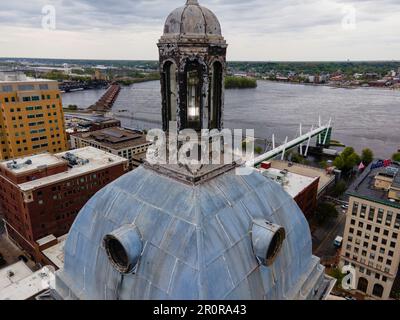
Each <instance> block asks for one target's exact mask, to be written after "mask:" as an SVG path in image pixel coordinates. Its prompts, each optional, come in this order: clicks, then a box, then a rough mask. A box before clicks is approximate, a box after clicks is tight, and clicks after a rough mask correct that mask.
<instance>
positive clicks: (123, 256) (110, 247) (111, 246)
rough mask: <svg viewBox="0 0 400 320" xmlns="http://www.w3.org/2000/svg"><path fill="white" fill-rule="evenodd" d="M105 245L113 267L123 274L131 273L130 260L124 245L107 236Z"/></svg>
mask: <svg viewBox="0 0 400 320" xmlns="http://www.w3.org/2000/svg"><path fill="white" fill-rule="evenodd" d="M104 245H105V248H106V251H107V255H108V257H109V259H110V260H111V262H112V263H113V265H114V266H115V267H116V268H117V269H118V270H119V271H121V272H123V273H127V272H129V271H130V270H129V268H130V265H129V258H128V254H127V253H126V250H125V248H124V246H123V245H122V243H121V242H119V241H118V240H117V239H116V238H114V237H113V236H106V237H105V239H104Z"/></svg>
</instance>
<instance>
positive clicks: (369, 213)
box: [352, 202, 400, 229]
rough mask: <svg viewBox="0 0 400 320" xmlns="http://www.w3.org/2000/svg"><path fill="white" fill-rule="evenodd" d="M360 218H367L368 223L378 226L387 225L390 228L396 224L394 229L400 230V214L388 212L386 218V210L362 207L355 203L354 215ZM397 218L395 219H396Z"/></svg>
mask: <svg viewBox="0 0 400 320" xmlns="http://www.w3.org/2000/svg"><path fill="white" fill-rule="evenodd" d="M358 214H359V216H360V218H363V219H365V218H367V219H368V221H371V222H376V223H378V224H385V225H386V226H388V227H391V226H392V225H393V222H394V227H395V228H396V229H400V214H396V215H395V213H394V212H393V211H390V210H387V211H386V216H385V210H384V209H382V208H379V209H378V210H377V209H376V208H375V207H373V206H367V205H365V204H363V205H361V208H360V204H359V203H358V202H354V204H353V209H352V215H353V216H355V217H356V216H358ZM394 218H395V219H394Z"/></svg>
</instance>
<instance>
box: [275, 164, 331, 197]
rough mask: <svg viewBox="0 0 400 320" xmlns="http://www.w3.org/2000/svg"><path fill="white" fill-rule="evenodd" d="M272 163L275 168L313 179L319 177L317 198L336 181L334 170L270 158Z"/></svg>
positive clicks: (324, 193)
mask: <svg viewBox="0 0 400 320" xmlns="http://www.w3.org/2000/svg"><path fill="white" fill-rule="evenodd" d="M270 163H271V168H273V169H277V170H280V171H287V172H290V173H293V174H297V175H300V176H304V177H309V178H311V179H316V178H318V193H317V199H320V198H321V197H323V196H324V195H326V193H327V191H329V190H330V189H331V188H332V187H333V186H334V185H335V182H336V178H335V174H334V172H330V171H327V170H323V169H319V168H315V167H311V166H307V165H304V164H299V163H294V162H290V161H283V160H270Z"/></svg>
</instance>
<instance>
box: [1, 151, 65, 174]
mask: <svg viewBox="0 0 400 320" xmlns="http://www.w3.org/2000/svg"><path fill="white" fill-rule="evenodd" d="M65 163H66V161H65V160H63V159H62V158H60V157H57V156H56V155H53V154H50V153H47V152H46V153H40V154H36V155H32V156H25V157H22V158H18V159H14V160H7V161H3V162H0V167H3V168H4V169H6V170H10V171H11V172H13V173H14V174H16V175H18V174H23V173H27V172H29V171H32V170H36V169H39V168H41V167H43V166H47V167H52V166H55V165H61V164H65ZM12 164H15V165H16V166H15V167H13V168H8V165H12Z"/></svg>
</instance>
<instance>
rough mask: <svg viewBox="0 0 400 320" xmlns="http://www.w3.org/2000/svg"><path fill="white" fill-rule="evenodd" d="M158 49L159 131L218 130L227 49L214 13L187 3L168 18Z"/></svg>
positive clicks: (190, 2)
mask: <svg viewBox="0 0 400 320" xmlns="http://www.w3.org/2000/svg"><path fill="white" fill-rule="evenodd" d="M158 47H159V52H160V72H161V92H162V116H163V129H164V130H167V129H168V123H169V121H177V123H178V131H180V130H182V129H187V128H191V129H196V130H201V129H221V128H222V127H223V105H224V93H223V91H224V89H223V87H224V86H223V83H224V73H225V70H226V49H227V44H226V41H225V40H224V38H223V37H222V33H221V26H220V23H219V21H218V19H217V17H216V16H215V15H214V13H212V12H211V11H210V10H209V9H207V8H204V7H202V6H200V5H199V3H198V1H197V0H188V1H187V2H186V5H185V6H183V7H181V8H178V9H176V10H174V11H173V12H172V13H171V14H170V15H169V16H168V18H167V21H166V23H165V26H164V34H163V36H162V37H161V39H160V41H159V43H158Z"/></svg>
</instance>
